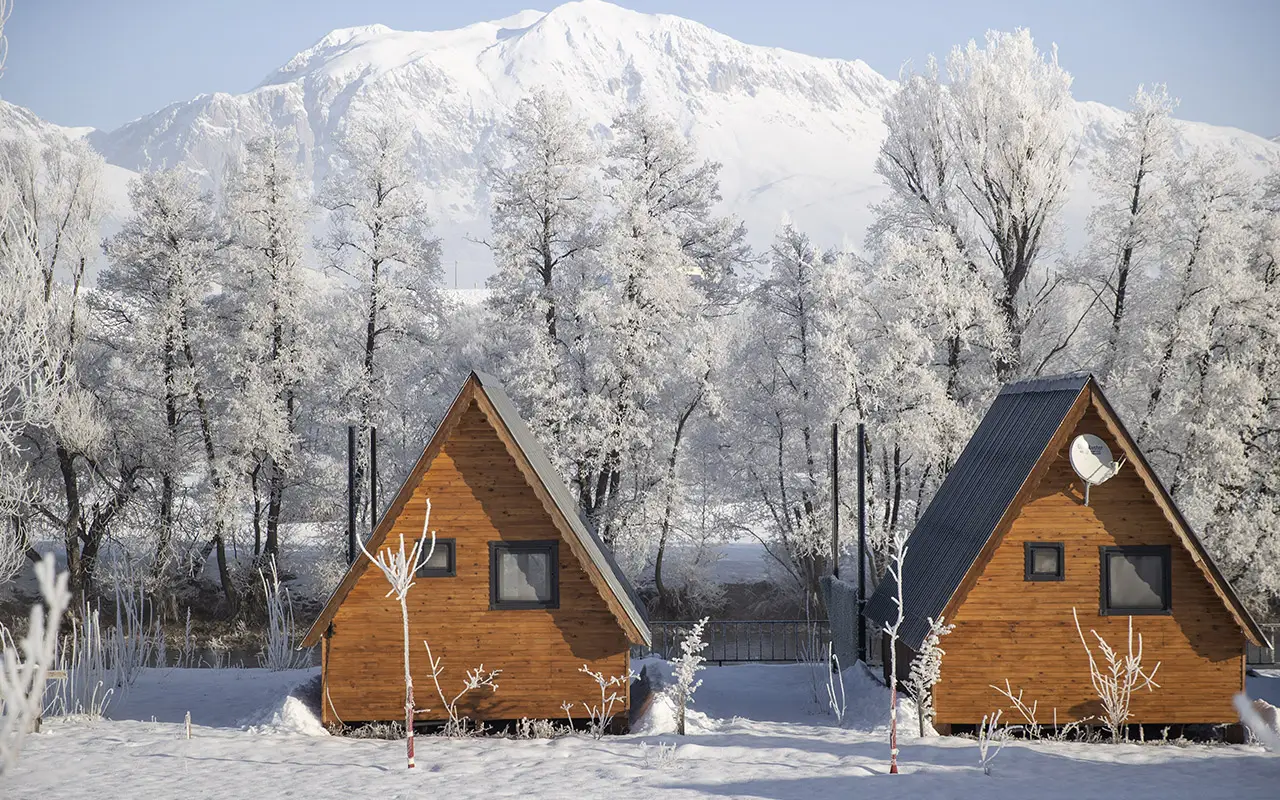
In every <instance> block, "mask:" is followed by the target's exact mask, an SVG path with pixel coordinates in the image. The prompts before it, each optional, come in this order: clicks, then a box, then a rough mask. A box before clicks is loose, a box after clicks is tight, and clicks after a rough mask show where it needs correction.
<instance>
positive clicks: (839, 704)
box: [827, 642, 849, 724]
mask: <svg viewBox="0 0 1280 800" xmlns="http://www.w3.org/2000/svg"><path fill="white" fill-rule="evenodd" d="M827 664H828V665H829V668H828V669H827V708H829V709H831V714H832V716H834V717H835V718H836V724H840V723H843V722H844V715H845V712H846V711H847V710H848V708H849V703H848V700H846V698H845V694H844V674H843V673H842V672H841V671H840V656H838V655H836V653H835V647H834V645H832V644H831V643H830V642H828V643H827Z"/></svg>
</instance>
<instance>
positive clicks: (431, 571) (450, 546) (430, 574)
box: [414, 539, 458, 578]
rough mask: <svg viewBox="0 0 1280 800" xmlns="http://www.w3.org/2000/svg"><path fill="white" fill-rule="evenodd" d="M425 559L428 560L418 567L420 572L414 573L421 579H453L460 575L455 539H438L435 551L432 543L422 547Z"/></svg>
mask: <svg viewBox="0 0 1280 800" xmlns="http://www.w3.org/2000/svg"><path fill="white" fill-rule="evenodd" d="M422 550H423V553H422V555H423V557H424V558H426V560H425V561H423V562H422V565H421V566H419V567H418V571H417V572H416V573H414V574H415V575H417V576H418V577H419V578H452V577H454V576H455V575H457V574H458V564H457V561H456V560H455V558H454V540H453V539H436V546H435V549H434V550H432V549H431V542H427V543H426V544H424V545H423V546H422ZM429 550H430V551H431V555H430V556H429V557H427V551H429Z"/></svg>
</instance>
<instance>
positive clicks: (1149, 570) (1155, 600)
mask: <svg viewBox="0 0 1280 800" xmlns="http://www.w3.org/2000/svg"><path fill="white" fill-rule="evenodd" d="M1101 550H1102V567H1101V573H1102V574H1101V579H1102V586H1101V594H1102V597H1101V598H1100V600H1101V603H1100V605H1101V609H1100V613H1101V614H1103V615H1107V614H1123V615H1126V616H1127V615H1131V614H1168V613H1169V611H1170V609H1171V608H1172V598H1171V596H1170V595H1171V593H1172V592H1171V588H1172V586H1171V584H1172V578H1171V574H1170V567H1169V561H1170V554H1169V547H1168V546H1167V545H1156V546H1143V547H1103V548H1101Z"/></svg>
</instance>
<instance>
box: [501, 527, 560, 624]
mask: <svg viewBox="0 0 1280 800" xmlns="http://www.w3.org/2000/svg"><path fill="white" fill-rule="evenodd" d="M489 607H490V608H495V609H519V608H559V607H560V543H559V542H557V541H550V542H490V543H489Z"/></svg>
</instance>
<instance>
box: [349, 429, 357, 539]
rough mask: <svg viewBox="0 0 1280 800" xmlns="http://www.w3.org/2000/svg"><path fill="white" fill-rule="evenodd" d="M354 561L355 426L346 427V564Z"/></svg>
mask: <svg viewBox="0 0 1280 800" xmlns="http://www.w3.org/2000/svg"><path fill="white" fill-rule="evenodd" d="M355 561H356V426H355V425H348V426H347V563H348V564H354V563H355Z"/></svg>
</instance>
